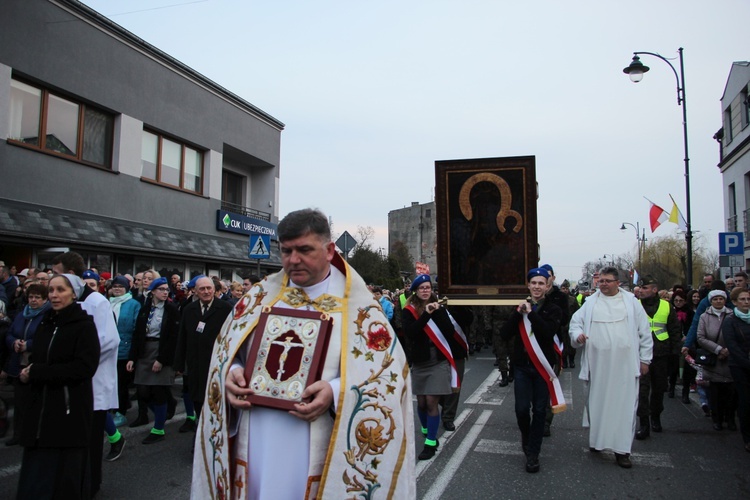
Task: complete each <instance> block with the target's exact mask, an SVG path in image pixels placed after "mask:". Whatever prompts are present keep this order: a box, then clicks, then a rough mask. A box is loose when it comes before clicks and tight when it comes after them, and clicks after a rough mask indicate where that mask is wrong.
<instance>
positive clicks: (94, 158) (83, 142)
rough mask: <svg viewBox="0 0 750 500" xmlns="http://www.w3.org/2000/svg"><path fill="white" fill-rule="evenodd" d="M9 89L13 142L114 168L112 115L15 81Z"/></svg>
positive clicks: (12, 81)
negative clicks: (112, 165)
mask: <svg viewBox="0 0 750 500" xmlns="http://www.w3.org/2000/svg"><path fill="white" fill-rule="evenodd" d="M10 86H11V90H10V137H9V140H10V141H12V142H15V143H18V144H24V145H26V146H30V147H32V148H34V149H39V150H42V151H46V152H51V153H54V154H59V155H62V156H65V157H68V158H72V159H75V160H78V161H80V162H83V163H87V164H91V165H96V166H99V167H104V168H110V167H111V164H112V136H113V130H114V118H113V116H112V115H111V114H109V113H106V112H104V111H101V110H99V109H96V108H94V107H92V106H88V105H86V104H82V103H79V102H76V101H73V100H71V99H68V98H66V97H62V96H60V95H57V94H55V93H52V92H50V91H48V90H46V89H42V88H39V87H35V86H33V85H30V84H27V83H25V82H22V81H19V80H16V79H12V80H11V85H10Z"/></svg>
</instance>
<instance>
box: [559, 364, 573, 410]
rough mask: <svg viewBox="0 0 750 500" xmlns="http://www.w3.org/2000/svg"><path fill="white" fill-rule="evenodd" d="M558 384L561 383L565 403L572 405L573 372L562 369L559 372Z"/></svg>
mask: <svg viewBox="0 0 750 500" xmlns="http://www.w3.org/2000/svg"><path fill="white" fill-rule="evenodd" d="M560 385H562V391H563V397H564V398H565V404H567V405H568V406H573V372H569V371H563V372H562V373H561V374H560Z"/></svg>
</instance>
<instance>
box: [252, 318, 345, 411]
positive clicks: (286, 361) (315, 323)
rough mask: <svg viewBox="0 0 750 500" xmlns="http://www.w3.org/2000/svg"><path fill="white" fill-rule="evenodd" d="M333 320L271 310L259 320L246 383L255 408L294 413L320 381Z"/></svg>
mask: <svg viewBox="0 0 750 500" xmlns="http://www.w3.org/2000/svg"><path fill="white" fill-rule="evenodd" d="M332 327H333V319H332V318H331V317H330V316H328V315H327V314H325V313H321V312H319V311H306V310H297V309H284V308H279V307H270V308H269V307H267V308H266V309H264V310H263V312H262V313H261V315H260V318H259V320H258V326H257V327H256V330H255V334H254V335H253V340H252V343H251V344H250V353H249V354H248V357H247V361H246V363H245V379H246V380H247V381H248V384H249V385H248V386H249V387H250V389H252V390H253V391H254V392H255V394H253V395H252V396H248V397H247V400H248V401H250V402H251V403H252V404H254V405H259V406H267V407H271V408H279V409H283V410H293V409H294V404H295V403H299V402H300V401H301V399H302V392H303V391H304V390H305V388H306V387H307V386H309V385H310V384H312V383H313V382H316V381H318V380H320V377H321V374H322V371H323V365H324V361H325V355H326V351H327V349H328V340H329V338H330V335H331V329H332Z"/></svg>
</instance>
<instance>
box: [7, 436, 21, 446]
mask: <svg viewBox="0 0 750 500" xmlns="http://www.w3.org/2000/svg"><path fill="white" fill-rule="evenodd" d="M20 442H21V440H20V439H18V438H17V437H12V438H10V439H9V440H7V441H6V442H5V446H16V445H17V444H19V443H20Z"/></svg>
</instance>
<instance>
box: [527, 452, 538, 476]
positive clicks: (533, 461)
mask: <svg viewBox="0 0 750 500" xmlns="http://www.w3.org/2000/svg"><path fill="white" fill-rule="evenodd" d="M526 472H530V473H531V474H533V473H535V472H539V457H537V456H536V455H528V456H527V457H526Z"/></svg>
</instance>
